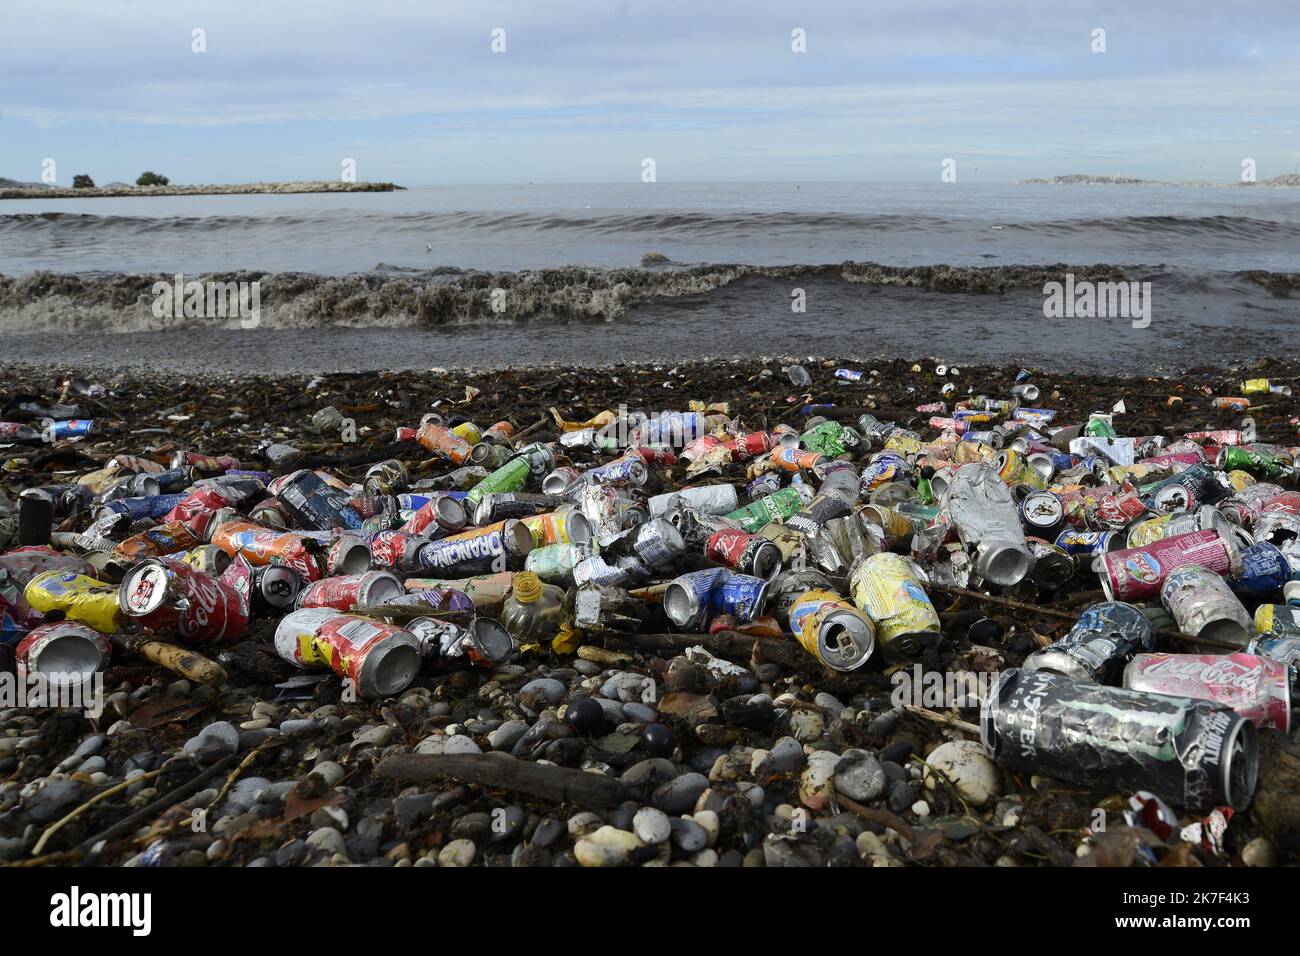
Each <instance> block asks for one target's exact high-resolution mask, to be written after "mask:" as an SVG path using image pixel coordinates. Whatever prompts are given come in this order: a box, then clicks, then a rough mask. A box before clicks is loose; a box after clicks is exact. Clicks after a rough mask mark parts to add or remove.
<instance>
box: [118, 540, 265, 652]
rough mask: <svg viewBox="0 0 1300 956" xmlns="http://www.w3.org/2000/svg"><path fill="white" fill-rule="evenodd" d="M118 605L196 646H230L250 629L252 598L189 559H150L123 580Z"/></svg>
mask: <svg viewBox="0 0 1300 956" xmlns="http://www.w3.org/2000/svg"><path fill="white" fill-rule="evenodd" d="M117 603H118V605H119V606H120V607H121V608H122V610H123V612H125V613H126V614H127V615H128V616H130V617H133V618H135V619H136V621H137V622H138V623H139V624H141V625H143V626H144V627H147V628H149V629H150V630H153V631H162V630H175V631H176V632H177V633H178V634H179V635H180V636H181V638H182V639H184V640H186V641H190V642H193V643H195V644H231V643H234V642H235V641H237V640H239V638H240V637H242V636H243V634H244V632H245V631H246V630H247V629H248V619H249V608H248V598H247V597H246V596H245V595H243V594H241V593H240V592H239V591H238V590H237V589H236V588H234V587H233V586H232V585H230V584H227V583H226V582H224V581H222V580H220V579H219V578H215V577H213V576H212V575H210V574H204V573H203V572H202V571H199V570H196V569H195V568H192V567H190V566H189V565H188V564H186V563H185V562H184V561H173V560H172V559H170V558H150V559H149V560H147V561H142V562H141V563H140V564H137V565H136V566H135V567H134V568H132V569H131V570H130V571H129V572H128V573H127V575H126V577H125V578H123V579H122V586H121V587H120V588H119V589H118V592H117Z"/></svg>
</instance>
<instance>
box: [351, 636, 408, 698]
mask: <svg viewBox="0 0 1300 956" xmlns="http://www.w3.org/2000/svg"><path fill="white" fill-rule="evenodd" d="M372 653H375V652H373V651H372ZM379 653H380V654H381V655H382V656H381V657H380V659H379V660H378V661H377V662H376V663H375V665H374V666H373V667H372V668H371V669H370V674H369V677H370V680H369V681H365V682H363V684H364V683H368V684H369V685H370V686H371V687H373V688H374V690H375V693H376V694H377V695H378V696H380V697H388V696H391V695H392V694H396V693H398V692H399V691H401V690H403V689H405V688H406V687H407V686H408V685H409V684H410V683H411V681H413V680H415V675H416V674H418V673H419V671H420V652H419V650H418V649H417V648H416V647H415V646H413V645H411V644H406V643H401V644H394V645H393V646H392V647H389V648H388V649H387V651H381V652H379Z"/></svg>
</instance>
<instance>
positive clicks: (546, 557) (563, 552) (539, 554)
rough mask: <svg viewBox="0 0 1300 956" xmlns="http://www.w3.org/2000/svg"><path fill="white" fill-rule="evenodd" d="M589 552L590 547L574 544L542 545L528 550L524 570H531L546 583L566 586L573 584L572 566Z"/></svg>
mask: <svg viewBox="0 0 1300 956" xmlns="http://www.w3.org/2000/svg"><path fill="white" fill-rule="evenodd" d="M591 553H592V552H591V549H590V548H586V547H581V546H579V545H576V544H548V545H544V546H542V547H540V548H533V550H531V551H529V552H528V557H527V558H525V559H524V570H525V571H532V572H533V574H535V575H537V576H538V577H539V578H541V579H542V580H543V581H545V582H546V583H547V584H558V585H560V586H561V587H568V586H569V585H571V584H573V566H574V565H575V564H577V563H578V562H579V561H581V560H582V559H583V558H585V557H587V556H589V555H590V554H591Z"/></svg>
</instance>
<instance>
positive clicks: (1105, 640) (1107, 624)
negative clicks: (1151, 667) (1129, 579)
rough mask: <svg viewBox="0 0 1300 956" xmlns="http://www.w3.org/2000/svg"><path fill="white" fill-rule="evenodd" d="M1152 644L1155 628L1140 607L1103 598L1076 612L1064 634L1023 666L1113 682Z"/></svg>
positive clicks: (1027, 668)
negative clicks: (1070, 625) (1080, 612)
mask: <svg viewBox="0 0 1300 956" xmlns="http://www.w3.org/2000/svg"><path fill="white" fill-rule="evenodd" d="M1155 646H1156V632H1155V629H1154V628H1153V627H1152V626H1151V621H1150V619H1149V618H1147V616H1146V615H1145V614H1143V613H1142V612H1141V610H1139V609H1138V608H1135V607H1134V606H1133V605H1132V604H1124V603H1123V602H1121V601H1105V602H1103V603H1101V604H1094V605H1093V606H1092V607H1090V608H1088V609H1087V610H1085V611H1084V612H1083V613H1082V614H1081V615H1079V620H1078V621H1077V622H1075V625H1074V627H1072V628H1070V630H1069V631H1068V632H1067V633H1066V634H1065V635H1063V636H1062V637H1058V638H1057V639H1056V640H1055V641H1053V642H1052V643H1051V644H1049V645H1047V647H1044V648H1043V649H1042V650H1041V651H1037V652H1035V653H1033V654H1030V655H1029V656H1028V657H1027V658H1025V663H1024V669H1025V670H1026V671H1036V670H1047V671H1052V672H1053V673H1056V674H1064V675H1065V676H1066V677H1071V678H1073V679H1074V680H1079V681H1089V682H1091V683H1095V684H1116V683H1118V682H1119V678H1120V673H1121V671H1122V670H1123V669H1124V666H1125V665H1126V664H1127V663H1128V662H1129V661H1131V660H1132V659H1133V657H1134V656H1135V655H1137V654H1140V653H1143V652H1146V651H1152V650H1155Z"/></svg>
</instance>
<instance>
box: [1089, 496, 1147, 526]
mask: <svg viewBox="0 0 1300 956" xmlns="http://www.w3.org/2000/svg"><path fill="white" fill-rule="evenodd" d="M1096 501H1097V503H1096V505H1095V506H1094V508H1093V509H1092V514H1091V515H1090V516H1089V517H1090V518H1091V520H1090V521H1089V524H1091V525H1093V526H1100V527H1103V528H1109V529H1111V530H1113V531H1118V530H1119V529H1121V528H1126V527H1128V525H1129V524H1131V523H1132V522H1133V521H1136V520H1137V519H1138V518H1141V517H1142V516H1143V515H1145V514H1146V513H1147V506H1146V505H1145V504H1144V503H1143V501H1142V498H1141V496H1140V495H1139V494H1138V492H1137V489H1136V488H1133V487H1131V486H1126V487H1124V488H1123V489H1121V490H1119V491H1113V492H1109V493H1107V494H1104V495H1102V496H1101V497H1100V498H1098V499H1097V500H1096Z"/></svg>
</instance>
